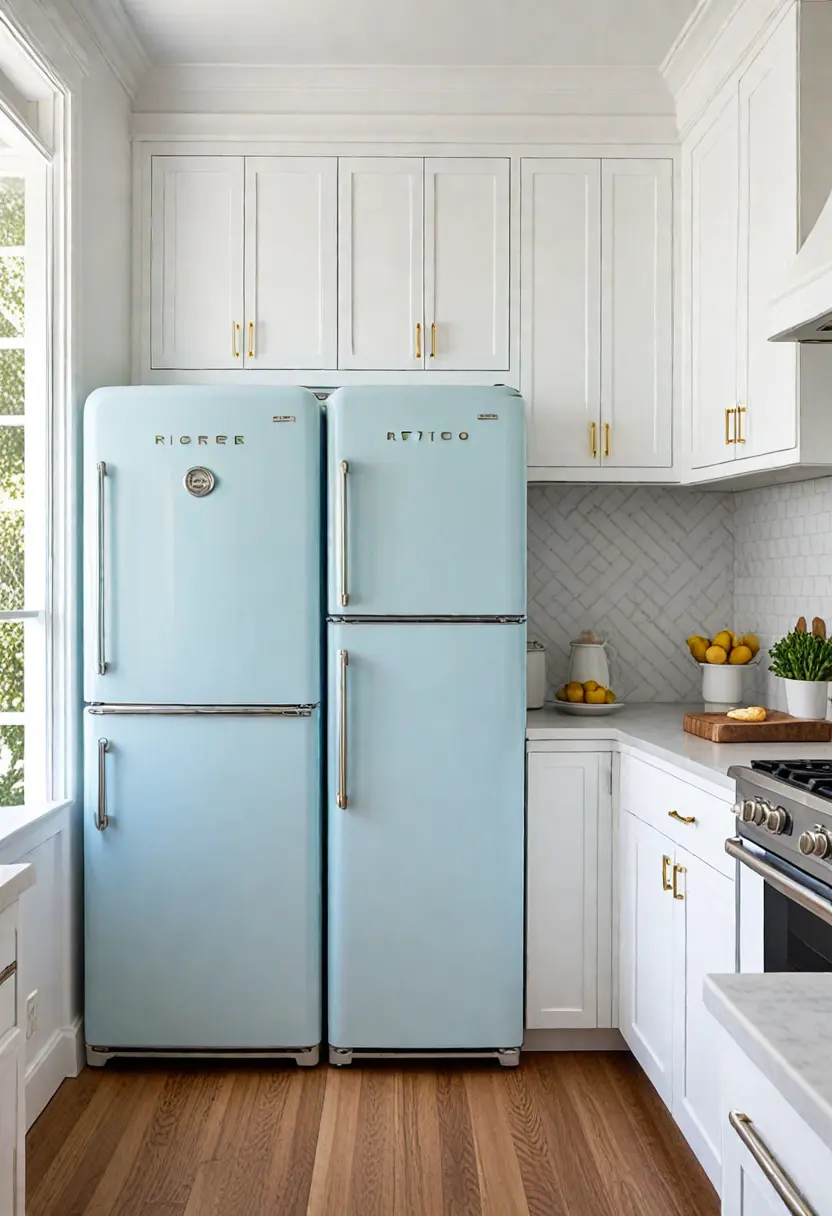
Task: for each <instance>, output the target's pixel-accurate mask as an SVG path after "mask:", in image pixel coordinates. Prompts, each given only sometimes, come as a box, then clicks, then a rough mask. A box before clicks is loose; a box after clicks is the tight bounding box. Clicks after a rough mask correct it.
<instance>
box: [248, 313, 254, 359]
mask: <svg viewBox="0 0 832 1216" xmlns="http://www.w3.org/2000/svg"><path fill="white" fill-rule="evenodd" d="M248 357H249V359H253V358H254V322H253V321H249V323H248Z"/></svg>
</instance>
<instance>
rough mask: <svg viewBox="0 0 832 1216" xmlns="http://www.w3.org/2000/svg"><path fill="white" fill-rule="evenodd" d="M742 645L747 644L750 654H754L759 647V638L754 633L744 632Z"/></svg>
mask: <svg viewBox="0 0 832 1216" xmlns="http://www.w3.org/2000/svg"><path fill="white" fill-rule="evenodd" d="M742 644H743V646H747V647H748V649H749V650H750V651H751V654H752V655H755V654H756V653H757V651H758V650H759V649H760V639H759V638H758V637H757V635H756V634H754V633H746V634H745V635H744V637H743V639H742Z"/></svg>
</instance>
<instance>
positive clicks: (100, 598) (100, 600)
mask: <svg viewBox="0 0 832 1216" xmlns="http://www.w3.org/2000/svg"><path fill="white" fill-rule="evenodd" d="M106 476H107V465H106V464H105V462H104V461H103V460H99V462H98V570H97V572H96V573H97V579H98V590H97V596H96V647H95V652H96V661H95V669H96V671H97V673H98V675H100V676H103V675H104V673H105V672H106V670H107V660H106V658H105V656H104V592H105V580H104V545H105V536H104V478H105V477H106Z"/></svg>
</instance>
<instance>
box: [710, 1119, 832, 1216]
mask: <svg viewBox="0 0 832 1216" xmlns="http://www.w3.org/2000/svg"><path fill="white" fill-rule="evenodd" d="M728 1122H729V1123H730V1124H731V1126H732V1127H733V1129H734V1131H735V1132H736V1133H737V1135H738V1136H739V1138H740V1140H742V1142H743V1144H744V1145H745V1147H746V1148H747V1149H748V1151H749V1153H750V1154H751V1156H752V1157H753V1158H754V1160H755V1161H756V1162H757V1164H758V1165H759V1167H760V1169H761V1170H762V1171H763V1173H764V1174H765V1176H766V1178H767V1179H768V1181H769V1182H770V1183H771V1185H772V1188H773V1189H774V1190H775V1191H776V1192H777V1194H778V1195H779V1196H780V1198H781V1199H782V1200H783V1203H784V1204H785V1205H786V1207H787V1208H788V1210H789V1211H790V1212H791V1213H792V1216H817V1213H816V1212H815V1210H814V1208H810V1207H809V1205H808V1203H807V1202H806V1200H805V1199H804V1198H803V1196H802V1195H801V1194H800V1191H798V1189H797V1187H796V1186H795V1185H794V1183H793V1182H792V1180H791V1178H790V1177H789V1175H788V1174H787V1173H786V1171H785V1170H784V1169H783V1167H782V1166H781V1165H780V1163H779V1162H778V1161H777V1159H776V1158H775V1157H774V1156H773V1155H772V1153H771V1151H770V1149H769V1148H768V1146H767V1145H766V1143H765V1141H764V1140H763V1139H762V1138H761V1137H760V1135H759V1133H758V1132H756V1131H755V1130H754V1124H753V1123H752V1121H751V1120H750V1119H749V1117H748V1115H744V1114H743V1113H742V1111H739V1110H732V1111H729V1112H728Z"/></svg>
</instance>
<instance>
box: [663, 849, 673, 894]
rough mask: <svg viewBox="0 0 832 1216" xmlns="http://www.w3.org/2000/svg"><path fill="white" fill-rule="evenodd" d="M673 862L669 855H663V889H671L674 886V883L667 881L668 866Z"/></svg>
mask: <svg viewBox="0 0 832 1216" xmlns="http://www.w3.org/2000/svg"><path fill="white" fill-rule="evenodd" d="M672 864H673V863H672V862H671V860H670V858H669V857H667V856H662V890H663V891H670V890H671V889H672V887H673V883H671V882H668V881H667V867H668V866H670V865H672Z"/></svg>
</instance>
